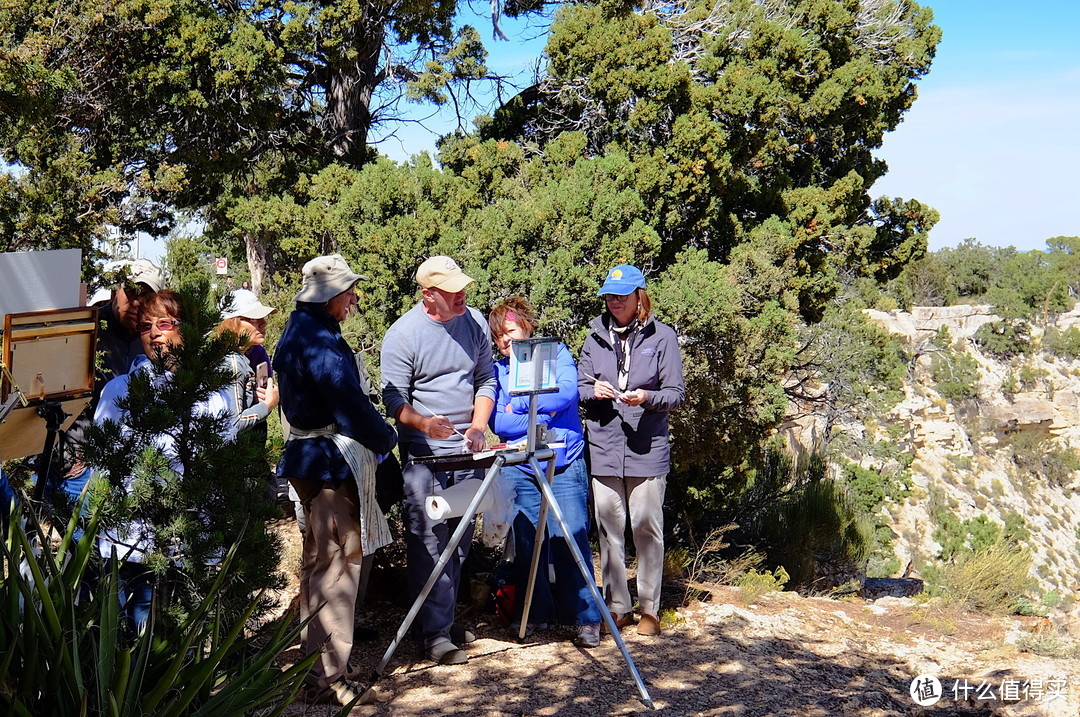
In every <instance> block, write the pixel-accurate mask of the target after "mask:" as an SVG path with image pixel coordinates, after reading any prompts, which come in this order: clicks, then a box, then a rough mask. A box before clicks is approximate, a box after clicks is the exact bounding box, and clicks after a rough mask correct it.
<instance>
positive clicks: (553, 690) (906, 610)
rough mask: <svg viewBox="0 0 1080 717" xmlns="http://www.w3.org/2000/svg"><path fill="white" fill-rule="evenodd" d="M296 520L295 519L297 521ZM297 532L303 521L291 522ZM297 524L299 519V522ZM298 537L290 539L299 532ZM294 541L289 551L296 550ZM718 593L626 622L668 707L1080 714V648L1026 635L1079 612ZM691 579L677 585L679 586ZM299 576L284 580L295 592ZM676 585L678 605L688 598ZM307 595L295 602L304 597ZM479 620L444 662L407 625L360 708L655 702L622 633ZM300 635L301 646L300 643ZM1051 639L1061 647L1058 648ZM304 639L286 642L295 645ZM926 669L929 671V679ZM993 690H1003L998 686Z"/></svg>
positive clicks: (592, 709) (613, 708)
mask: <svg viewBox="0 0 1080 717" xmlns="http://www.w3.org/2000/svg"><path fill="white" fill-rule="evenodd" d="M288 528H289V525H288V522H287V521H286V522H283V526H282V529H283V530H285V531H287V530H288ZM292 529H293V530H294V531H295V526H292ZM294 535H295V533H294ZM290 541H291V539H290ZM296 550H297V548H296V546H295V545H292V546H291V547H290V549H289V550H288V551H287V557H286V565H293V566H296V565H298V557H297V555H298V553H296V552H295V551H296ZM398 578H399V576H395V575H393V574H391V573H388V572H386V571H379V572H377V573H376V574H375V575H374V576H373V578H372V580H373V583H376V584H373V586H372V590H371V594H370V597H369V600H368V602H367V604H366V605H365V606H364V608H363V610H362V612H361V614H360V618H361V621H362V622H363V623H364V624H365V625H368V626H371V627H374V628H376V629H377V630H378V633H379V637H378V639H377V640H376V641H373V642H367V643H358V644H357V645H356V646H355V650H354V659H355V660H356V661H357V662H359V663H361V664H363V665H364V666H365V668H367V667H370V668H372V670H373V669H374V667H375V666H376V665H377V664H378V663H379V661H380V659H381V658H382V656H383V654H384V652H385V651H386V649H387V647H388V645H389V644H390V642H391V640H392V639H393V637H394V634H395V633H396V632H397V629H398V627H399V625H400V624H401V621H402V620H403V619H404V616H405V611H406V609H407V607H408V606H407V604H406V600H405V597H404V590H403V586H402V585H401V584H400V580H399V579H398ZM696 587H699V588H702V589H703V590H704V592H703V593H701V594H704V595H705V596H706V600H705V601H704V602H702V601H694V602H692V603H690V604H688V605H685V606H682V607H678V608H677V609H676V613H677V622H676V623H675V624H674V625H672V626H670V627H667V628H666V629H665V631H664V634H663V635H661V636H659V637H644V636H639V635H637V634H636V631H635V630H634V629H633V628H628V629H626V630H625V631H624V633H623V636H624V640H625V642H626V646H627V648H628V651H629V654H630V656H631V657H632V658H633V661H634V663H635V665H636V667H637V669H638V671H639V673H640V675H641V676H642V678H643V680H644V684H645V686H646V689H647V691H648V693H649V695H650V697H651V699H652V701H653V705H654V708H655V712H656V713H660V714H666V715H702V716H710V717H712V716H716V717H720V716H728V715H731V716H738V717H751V716H757V715H762V716H764V715H799V716H803V715H805V716H809V717H831V716H833V715H852V716H859V717H888V716H891V715H1002V716H1007V717H1035V716H1040V717H1042V716H1045V717H1076V715H1080V660H1077V659H1066V658H1065V657H1063V656H1061V655H1064V654H1065V653H1064V652H1059V653H1056V654H1059V656H1057V657H1044V656H1039V655H1036V654H1033V653H1032V652H1027V651H1023V650H1021V649H1020V648H1019V647H1018V646H1017V643H1018V642H1020V643H1024V642H1025V636H1028V639H1029V640H1030V636H1041V637H1042V638H1044V639H1043V640H1042V641H1041V642H1042V644H1044V645H1051V646H1058V647H1060V646H1061V645H1068V644H1073V645H1075V644H1076V643H1075V641H1076V640H1077V635H1076V634H1068V632H1066V630H1067V629H1069V628H1068V626H1065V627H1064V628H1063V627H1062V626H1061V625H1058V624H1054V623H1051V622H1050V621H1048V620H1046V619H1040V618H1016V617H1007V618H988V617H986V616H983V615H976V614H972V613H966V612H963V611H960V610H957V609H955V608H951V607H947V606H941V605H936V604H934V603H929V604H920V603H919V602H917V601H914V600H912V599H911V598H883V599H880V600H877V601H875V602H867V601H863V600H860V599H845V600H833V599H826V598H814V597H801V596H799V595H796V594H794V593H771V594H767V595H764V596H760V597H757V598H754V597H752V596H747V595H744V594H743V593H742V592H741V591H739V590H738V589H736V588H731V587H723V586H696ZM684 591H685V588H684V586H669V587H666V588H665V599H667V597H668V596H669V595H671V594H673V593H678V594H682V593H683V592H684ZM294 596H295V581H293V583H292V584H291V585H290V587H289V589H288V590H286V592H285V593H283V595H282V599H283V604H285V603H286V602H292V598H293V597H294ZM677 600H678V595H676V596H675V597H674V600H672V601H669V602H668V604H672V603H673V602H677ZM293 609H295V605H293ZM459 616H460V617H459V621H460V622H461V623H463V624H466V625H468V626H470V627H472V628H474V629H475V631H476V633H477V635H478V638H479V639H478V640H477V641H476V642H475V643H473V644H472V645H469V646H468V648H467V651H468V652H469V662H468V663H467V664H465V665H459V666H438V665H433V664H431V663H429V662H428V661H426V660H424V659H423V658H422V656H421V655H419V653H418V652H417V651H416V650H415V649H414V648H413V646H412V644H411V643H410V642H409V641H408V640H406V641H405V642H404V643H403V644H402V645H401V647H400V648H399V649H398V650H397V652H396V653H395V655H394V657H393V659H392V660H391V661H390V663H389V666H388V668H387V670H386V671H385V674H384V675H383V676H382V678H381V679H380V680H378V681H377V683H376V685H377V689H378V691H379V693H380V699H379V702H378V703H377V704H374V705H368V706H363V707H358V708H356V709H354V710H353V711H352V713H351V714H353V715H394V716H395V717H406V716H410V715H481V716H484V717H488V716H490V717H496V716H499V717H502V716H504V715H582V716H586V715H588V716H592V715H632V714H647V713H650V712H651V710H649V709H648V708H647V707H646V706H645V705H644V704H643V701H642V700H641V698H640V695H639V692H638V689H637V687H636V685H635V682H634V680H633V678H632V677H631V674H630V671H629V670H628V668H627V665H626V663H625V662H624V660H623V657H622V654H621V653H620V651H619V650H618V648H617V646H616V644H615V641H614V640H613V638H612V637H611V636H605V637H604V639H603V640H602V642H601V644H600V647H598V648H595V649H592V650H584V649H579V648H576V647H574V646H573V645H572V644H571V643H570V638H571V637H572V632H571V631H570V630H569V629H568V628H561V627H552V628H550V629H549V630H547V631H544V632H541V633H538V634H537V635H535V636H534V637H532V638H529V639H528V640H527V641H526V642H525V644H518V642H517V641H516V636H512V635H510V634H509V632H508V630H507V629H506V628H505V627H503V626H502V625H501V624H500V622H499V620H498V618H497V617H496V616H495V615H494V614H487V613H485V612H483V611H481V610H480V609H479V608H478V607H476V606H473V607H466V606H461V612H460V613H459ZM297 647H298V646H297ZM1043 652H1049V653H1051V654H1055V653H1054V651H1053V650H1046V649H1044V650H1043ZM298 656H299V650H298V649H294V650H291V651H289V652H288V653H286V654H285V655H284V656H283V657H284V658H285V660H286V661H289V660H293V659H296V658H297V657H298ZM920 675H932V676H934V677H936V678H937V679H938V680H939V682H940V685H941V687H940V693H938V694H939V695H940V699H939V701H938V702H937V703H936V704H934V705H932V706H926V707H922V706H919V705H918V704H916V702H915V699H914V698H913V697H912V695H911V693H910V691H909V690H910V688H911V686H912V681H913V680H914V679H915V678H916V677H917V676H920ZM920 684H922V681H921V680H920ZM991 697H993V699H991ZM285 714H286V715H291V716H293V717H296V716H298V715H319V716H321V715H331V714H335V711H334V710H333V709H331V708H328V707H321V706H308V705H305V704H303V703H300V702H297V703H294V704H292V705H289V706H288V707H287V708H286V711H285Z"/></svg>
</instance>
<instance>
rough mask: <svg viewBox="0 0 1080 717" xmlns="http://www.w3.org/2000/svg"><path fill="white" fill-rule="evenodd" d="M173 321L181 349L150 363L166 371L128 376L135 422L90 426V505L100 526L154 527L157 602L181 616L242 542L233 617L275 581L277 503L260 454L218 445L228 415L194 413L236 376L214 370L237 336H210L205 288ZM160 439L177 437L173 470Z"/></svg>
mask: <svg viewBox="0 0 1080 717" xmlns="http://www.w3.org/2000/svg"><path fill="white" fill-rule="evenodd" d="M180 320H181V325H180V332H181V335H182V337H183V344H182V346H177V347H174V348H173V350H172V352H171V353H170V354H168V355H166V356H162V357H155V358H152V359H151V361H152V362H153V364H154V369H155V371H156V372H159V373H160V372H164V371H166V370H170V371H171V374H170V377H169V379H168V380H167V381H162V382H159V384H158V385H152V384H151V381H150V374H149V372H136V373H135V374H133V375H131V378H130V379H129V382H128V396H127V398H126V400H124V401H123V402H122V403H121V405H120V408H121V410H123V411H126V412H127V415H128V416H129V417H130V418H129V420H128V421H127V423H126V425H125V426H120V425H118V424H116V423H114V422H111V421H108V422H106V423H105V424H104V425H95V426H92V427H90V428H88V430H87V432H86V439H85V445H84V451H85V459H86V462H87V464H88V465H90V466H93V467H94V468H95V471H96V475H95V477H94V478H93V479H92V481H91V486H90V496H91V502H92V504H93V505H94V506H100V510H101V511H102V520H103V521H104V522H105V524H106V525H115V524H123V523H126V522H128V521H130V520H139V521H141V522H143V523H144V524H146V525H147V526H149V529H150V534H151V536H152V547H151V549H150V550H149V552H148V555H147V559H146V563H147V565H148V566H149V567H150V568H151V569H152V570H153V571H154V573H155V574H156V575H157V584H158V593H159V596H160V599H161V603H162V606H163V607H164V609H165V611H166V613H167V614H168V615H169V616H170V618H171V619H174V620H178V621H179V620H182V619H183V618H184V616H185V615H187V614H188V613H189V612H190V611H191V610H192V609H194V608H195V606H196V605H198V604H200V603H201V602H202V601H203V600H204V599H205V598H206V596H207V595H208V594H209V591H210V589H211V587H212V586H213V585H214V584H215V581H216V579H217V571H216V570H215V569H213V567H212V566H213V565H214V564H215V563H216V562H217V561H218V560H220V558H221V555H222V553H223V551H224V549H225V548H226V547H227V546H229V545H231V544H232V543H233V542H234V541H236V540H237V539H239V540H240V541H241V542H242V543H243V544H244V545H245V546H246V547H245V550H244V551H243V552H242V553H241V554H240V555H239V556H238V557H237V559H236V566H235V570H234V571H233V573H232V575H231V576H230V580H229V581H228V582H227V583H226V584H224V585H223V586H221V588H220V589H218V590H217V595H216V599H217V600H218V601H219V602H220V604H221V606H222V609H224V610H226V611H229V610H233V611H235V612H236V613H237V614H238V613H239V612H240V611H241V610H243V609H244V607H245V606H246V605H247V603H248V601H249V599H250V595H252V594H253V593H256V592H259V591H261V590H263V589H265V588H268V587H277V586H278V585H279V583H280V581H281V576H280V575H278V574H277V572H276V569H277V559H278V539H277V537H276V535H274V534H273V533H272V532H271V531H270V529H269V528H268V526H267V521H268V520H269V519H270V518H271V517H273V516H274V515H275V508H274V506H273V505H272V504H270V503H269V502H268V501H267V500H266V499H265V497H264V494H265V483H266V477H267V473H268V470H269V469H268V466H267V463H266V460H265V456H264V450H263V447H262V446H260V445H255V444H253V443H252V442H250V441H246V440H237V441H227V440H225V436H226V433H227V432H226V422H227V421H229V420H230V419H229V417H228V416H210V415H205V414H203V413H201V412H200V411H199V410H197V406H198V404H200V403H202V402H204V401H206V400H207V398H208V397H209V396H210V394H211V393H213V392H216V391H218V390H220V389H221V388H222V387H224V386H226V385H227V384H228V383H229V382H230V381H231V380H232V377H231V375H229V374H228V372H227V371H226V370H224V369H223V368H221V367H222V362H223V361H224V358H225V356H226V355H227V354H228V353H229V352H231V351H235V350H237V346H238V344H237V338H236V337H235V336H231V335H228V334H226V335H225V336H222V337H217V336H214V335H213V333H212V332H211V329H212V328H213V327H214V326H215V325H216V324H217V323H218V320H219V315H218V312H217V310H216V308H213V306H212V302H211V301H209V293H208V289H207V287H206V285H205V284H202V285H195V286H193V287H192V288H191V289H190V290H185V291H184V292H183V294H182V315H181V316H180ZM173 361H175V363H173ZM163 434H166V435H169V436H170V437H171V438H172V440H173V442H174V446H175V455H176V459H175V460H176V462H175V463H173V464H170V463H169V461H168V459H167V458H166V457H165V455H164V454H163V453H162V452H161V451H160V450H159V449H158V448H157V447H156V446H157V444H156V443H155V438H156V437H158V436H161V435H163ZM242 438H243V436H241V439H242ZM129 477H133V478H134V480H133V483H132V485H131V488H130V490H129V489H127V488H126V487H125V485H126V481H127V479H128V478H129ZM262 607H265V606H262Z"/></svg>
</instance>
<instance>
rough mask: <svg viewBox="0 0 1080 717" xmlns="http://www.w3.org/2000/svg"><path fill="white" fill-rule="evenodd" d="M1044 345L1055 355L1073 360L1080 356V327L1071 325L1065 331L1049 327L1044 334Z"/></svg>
mask: <svg viewBox="0 0 1080 717" xmlns="http://www.w3.org/2000/svg"><path fill="white" fill-rule="evenodd" d="M1042 345H1043V348H1045V349H1046V350H1047V351H1049V352H1050V353H1052V354H1054V355H1055V356H1063V357H1065V358H1068V359H1073V360H1075V359H1077V358H1080V328H1077V327H1076V326H1070V327H1069V328H1067V329H1065V330H1064V331H1062V330H1060V329H1047V331H1046V333H1045V334H1043V339H1042Z"/></svg>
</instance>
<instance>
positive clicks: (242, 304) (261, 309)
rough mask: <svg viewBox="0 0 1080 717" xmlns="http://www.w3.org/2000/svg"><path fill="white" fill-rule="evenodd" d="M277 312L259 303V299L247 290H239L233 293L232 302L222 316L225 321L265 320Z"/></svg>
mask: <svg viewBox="0 0 1080 717" xmlns="http://www.w3.org/2000/svg"><path fill="white" fill-rule="evenodd" d="M275 311H277V309H275V308H274V307H273V306H267V305H266V304H263V303H262V302H260V301H259V297H257V296H255V294H254V293H253V292H251V291H248V290H247V289H237V290H236V291H234V292H233V293H232V302H231V303H229V304H227V305H226V307H225V311H224V312H223V313H222V314H221V318H223V319H235V318H238V317H240V318H245V319H265V318H266V317H267V316H269V315H270V314H272V313H273V312H275Z"/></svg>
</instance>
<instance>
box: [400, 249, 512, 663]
mask: <svg viewBox="0 0 1080 717" xmlns="http://www.w3.org/2000/svg"><path fill="white" fill-rule="evenodd" d="M472 281H473V280H472V278H470V277H469V276H468V275H466V274H465V272H463V271H462V270H461V267H460V266H458V264H457V262H456V261H454V260H453V259H451V258H450V257H448V256H433V257H431V258H430V259H428V260H427V261H425V262H423V263H422V264H421V265H420V268H419V269H417V272H416V283H418V284H419V285H420V294H421V299H420V303H419V304H417V305H416V306H414V307H413V308H412V309H410V310H409V311H408V312H406V313H405V314H404V315H403V316H402V317H401V318H399V319H398V320H397V321H396V322H394V325H393V326H391V327H390V330H389V331H387V332H386V336H385V338H383V345H382V380H383V402H384V403H385V404H386V413H387V415H388V416H391V417H392V418H394V419H396V420H397V426H398V434H399V436H400V440H401V454H402V462H403V463H404V468H403V471H402V472H403V474H404V480H405V513H404V521H405V547H406V551H407V552H406V560H407V564H406V577H407V579H408V583H409V591H410V592H411V594H412V596H413V599H415V598H416V596H417V595H419V594H420V590H421V589H422V588H423V586H424V584H425V583H426V582H427V579H428V576H429V575H430V574H431V572H432V569H433V568H434V566H435V563H436V562H437V561H438V559H439V555H440V554H441V553H442V551H443V550H444V549H445V548H446V545H447V543H448V542H449V539H450V536H451V535H452V534H453V531H454V529H455V525H456V522H457V521H456V520H453V521H445V520H443V521H432V520H431V519H430V518H429V517H428V515H427V512H426V511H425V509H424V501H425V499H426V498H427V496H429V495H431V493H432V490H433V488H446V487H447V486H450V485H455V484H457V483H460V482H461V481H463V480H474V479H479V478H481V472H480V471H479V470H465V471H434V472H433V470H432V467H431V466H430V465H425V464H422V463H416V462H414V461H412V460H411V459H412V458H417V457H422V456H432V455H444V454H450V453H461V452H464V451H474V452H475V451H482V450H484V449H485V448H486V447H487V442H486V439H485V434H484V429H485V428H486V427H487V422H488V417H489V416H490V415H491V410H492V408H494V406H495V371H494V368H493V364H492V360H491V336H490V334H489V332H488V328H487V322H486V321H484V319H483V317H482V316H480V313H479V312H478V311H477V310H476V309H473V308H470V307H468V306H466V304H465V291H466V287H467V286H468V285H469V284H471V283H472ZM458 520H460V519H458ZM471 542H472V535H471V532H470V533H467V534H466V535H465V536H464V538H463V539H462V541H461V544H460V545H459V547H458V550H457V554H456V555H455V556H454V557H453V558H452V559H451V560H450V563H449V564H448V565H447V566H446V569H445V570H444V571H443V573H442V575H441V576H440V577H439V579H438V582H436V583H435V586H434V587H433V588H432V590H431V592H430V593H429V594H428V597H427V599H426V600H425V601H424V604H423V606H422V607H421V609H420V612H419V614H418V615H417V618H416V623H415V625H416V629H415V635H416V637H417V639H418V641H419V642H420V644H421V647H422V648H423V649H424V650H425V651H426V654H427V657H428V659H430V660H432V661H434V662H437V663H439V664H442V665H456V664H460V663H462V662H465V661H466V660H468V655H467V654H466V653H465V651H464V650H462V649H460V647H459V645H463V644H465V643H467V642H470V641H471V639H470V638H472V637H473V636H472V634H471V633H470V632H469V631H468V630H465V629H463V628H462V627H460V626H456V625H455V624H454V606H455V604H456V602H457V588H458V582H459V580H460V578H461V564H462V562H464V560H465V557H466V555H467V554H468V550H469V544H470V543H471Z"/></svg>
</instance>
